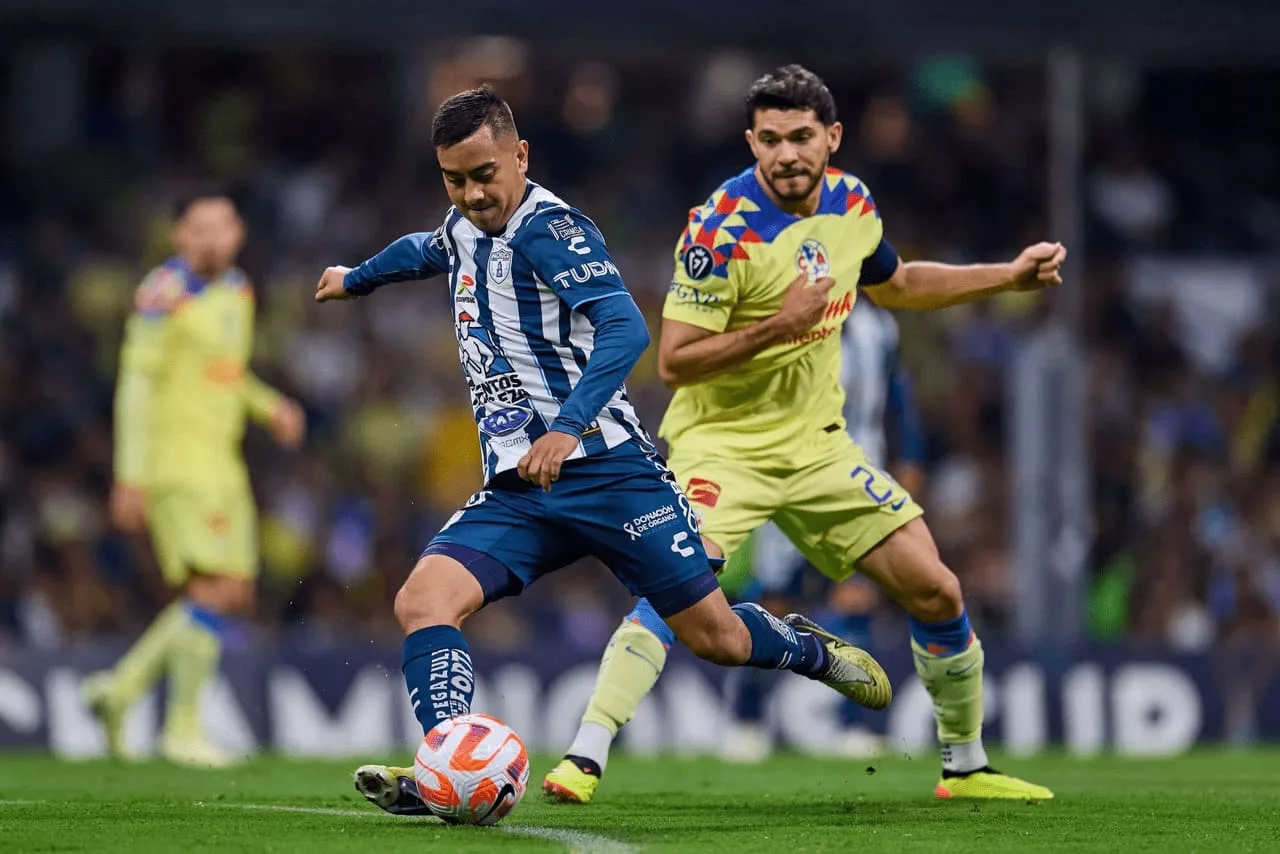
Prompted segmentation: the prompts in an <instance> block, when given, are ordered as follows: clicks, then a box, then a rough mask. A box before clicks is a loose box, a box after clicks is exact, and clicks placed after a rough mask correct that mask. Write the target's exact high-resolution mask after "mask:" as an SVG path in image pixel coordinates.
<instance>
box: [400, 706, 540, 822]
mask: <svg viewBox="0 0 1280 854" xmlns="http://www.w3.org/2000/svg"><path fill="white" fill-rule="evenodd" d="M413 775H414V777H415V778H417V781H418V794H420V795H421V796H422V800H423V801H425V802H426V804H427V807H428V808H430V810H431V812H433V813H434V814H435V815H438V816H439V817H440V818H442V819H444V820H445V821H447V822H451V823H455V824H497V823H498V822H499V821H501V820H502V818H503V817H504V816H505V815H507V813H509V812H511V811H512V810H513V809H515V806H516V804H518V803H520V799H521V798H523V797H524V793H525V790H526V789H527V788H529V753H528V752H527V751H526V750H525V749H524V742H523V741H521V740H520V736H518V735H516V734H515V730H513V729H511V727H509V726H507V725H506V724H504V723H503V722H502V721H500V720H498V719H497V718H495V717H491V716H490V715H461V716H459V717H456V718H450V719H449V720H447V721H441V722H440V723H438V724H436V725H435V726H434V727H432V728H431V730H430V731H429V732H428V733H427V734H426V735H425V736H424V737H423V739H422V745H421V746H420V747H419V748H418V756H417V758H416V759H415V760H414V763H413Z"/></svg>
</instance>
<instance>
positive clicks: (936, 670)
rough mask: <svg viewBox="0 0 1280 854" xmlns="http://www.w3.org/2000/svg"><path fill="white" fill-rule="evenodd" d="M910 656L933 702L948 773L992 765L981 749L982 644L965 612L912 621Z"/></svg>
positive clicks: (944, 768) (945, 767) (943, 763)
mask: <svg viewBox="0 0 1280 854" xmlns="http://www.w3.org/2000/svg"><path fill="white" fill-rule="evenodd" d="M910 622H911V653H912V655H911V657H912V659H913V660H914V661H915V665H916V673H917V674H919V676H920V681H922V682H923V683H924V686H925V688H926V689H928V691H929V696H930V697H932V698H933V716H934V720H935V721H937V727H938V741H939V742H940V743H941V744H942V767H943V770H944V771H951V772H954V773H959V774H964V773H967V772H969V771H976V770H978V769H979V768H984V767H986V765H987V754H986V750H985V749H984V748H983V746H982V717H983V712H982V664H983V654H982V642H981V641H979V640H978V638H977V636H975V635H974V634H973V631H972V630H971V629H970V627H969V617H968V615H967V614H961V615H960V616H959V617H957V618H955V619H954V620H948V621H946V622H944V623H921V622H919V621H917V620H915V619H912V620H911V621H910Z"/></svg>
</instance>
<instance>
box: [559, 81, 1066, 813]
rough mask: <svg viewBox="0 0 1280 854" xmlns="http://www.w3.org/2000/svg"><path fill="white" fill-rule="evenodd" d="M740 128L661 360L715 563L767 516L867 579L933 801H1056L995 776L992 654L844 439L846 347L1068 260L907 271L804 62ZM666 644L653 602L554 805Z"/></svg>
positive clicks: (616, 643)
mask: <svg viewBox="0 0 1280 854" xmlns="http://www.w3.org/2000/svg"><path fill="white" fill-rule="evenodd" d="M746 119H747V127H748V130H747V132H746V139H747V144H748V145H749V146H750V147H751V152H752V154H753V155H754V156H755V158H756V163H755V164H754V165H753V166H752V167H751V168H748V169H746V170H744V171H743V172H742V173H741V174H739V175H736V176H735V177H733V178H730V179H729V180H728V181H726V182H725V183H724V184H722V185H721V187H720V189H718V190H716V191H715V193H713V194H712V196H711V198H710V199H709V200H708V201H707V202H706V204H704V205H703V206H702V207H699V208H695V209H694V210H692V211H691V212H690V215H689V224H688V227H687V228H686V229H685V231H684V234H683V235H682V236H681V239H680V241H679V243H678V244H677V247H676V258H675V260H676V264H675V275H674V277H673V281H672V284H671V288H670V291H669V292H668V294H667V301H666V305H665V308H664V309H663V324H662V334H661V341H660V344H659V349H658V366H659V372H660V374H661V375H662V377H663V379H664V380H665V381H666V382H667V384H668V385H670V386H672V387H674V388H675V389H676V393H675V396H674V398H673V399H672V401H671V406H670V407H669V408H668V410H667V414H666V417H665V418H664V419H663V423H662V427H661V431H660V434H661V435H662V437H663V438H665V439H666V440H667V441H668V442H669V443H670V446H671V467H672V470H673V471H675V473H676V475H677V477H678V478H679V479H680V482H681V484H682V485H684V487H685V490H686V492H687V494H688V496H689V499H690V500H691V501H692V502H694V503H695V504H696V505H698V510H699V512H700V514H701V517H702V533H703V537H704V539H705V540H707V541H708V542H710V543H712V544H713V545H714V546H715V547H716V549H717V550H718V552H719V553H720V554H732V553H733V552H734V551H736V550H737V549H738V548H739V547H740V546H741V545H742V543H743V541H744V540H746V538H747V537H748V536H749V535H750V534H751V533H752V532H753V531H755V530H756V529H758V528H760V527H761V526H763V525H764V524H765V523H766V522H768V521H770V520H771V519H772V520H773V521H774V522H775V523H776V524H777V525H778V527H779V528H780V529H781V530H782V531H783V533H785V534H786V535H787V536H788V537H789V538H790V539H791V541H792V542H793V543H795V545H796V546H797V547H798V548H799V549H800V551H801V552H802V553H803V554H804V555H805V557H806V558H808V560H809V561H810V562H811V563H812V564H813V565H814V566H816V567H817V568H818V569H819V570H820V571H821V572H822V573H823V574H824V575H826V576H827V577H828V578H830V579H831V580H833V581H836V582H839V581H843V580H844V579H846V578H848V577H849V576H850V575H852V574H853V573H854V572H855V570H856V571H858V572H861V573H862V574H863V575H865V576H866V577H867V578H868V579H870V580H871V581H873V582H874V583H875V584H876V585H877V586H878V587H879V588H880V589H881V590H883V591H884V592H885V593H887V594H888V595H889V596H890V598H892V599H894V600H895V601H896V602H898V603H899V604H900V605H901V606H902V607H903V608H905V609H906V611H907V613H908V615H909V619H910V625H911V642H912V650H913V653H914V655H913V658H914V661H915V665H916V672H917V673H918V674H919V675H920V678H921V680H922V681H923V682H924V684H925V686H926V688H927V689H928V690H929V693H930V695H931V696H932V697H933V700H934V715H935V719H936V722H937V732H938V738H939V741H940V742H941V743H942V776H941V779H940V780H939V781H938V784H937V786H936V787H935V792H936V794H937V795H938V797H943V798H952V797H974V798H1048V797H1052V793H1051V792H1050V791H1049V790H1048V789H1045V788H1044V787H1042V786H1037V785H1034V784H1031V783H1027V782H1026V781H1023V780H1019V779H1017V778H1014V777H1009V776H1007V775H1004V774H1001V773H999V772H997V771H995V770H994V769H993V768H991V767H990V766H989V765H988V762H987V756H986V752H985V750H984V749H983V746H982V664H983V656H982V644H981V643H980V642H979V641H978V639H977V637H976V636H975V635H974V633H973V631H972V629H971V627H970V625H969V617H968V614H967V613H966V611H965V607H964V601H963V599H962V596H961V592H960V583H959V581H958V580H957V579H956V577H955V575H954V574H953V573H952V572H951V570H950V569H948V568H947V567H946V565H945V564H943V563H942V560H941V559H940V557H939V555H938V550H937V547H936V545H935V544H934V542H933V537H932V536H931V535H930V533H929V529H928V527H927V526H926V525H925V524H924V521H923V520H922V519H921V518H920V516H921V515H922V513H923V511H922V510H921V509H920V507H919V505H917V504H916V502H915V501H914V500H912V498H911V495H910V494H909V493H908V492H907V491H906V490H905V489H904V488H903V487H902V486H900V485H899V484H897V483H896V482H894V481H893V479H891V478H890V477H889V476H888V475H886V474H885V473H884V472H882V471H881V470H880V469H878V468H877V467H876V466H875V465H873V464H872V463H871V461H870V460H869V459H868V458H867V455H866V454H865V452H864V451H863V450H862V449H860V448H859V447H858V446H857V445H856V444H854V442H853V441H852V440H851V439H850V437H849V434H848V433H847V432H845V427H846V425H845V423H844V418H843V417H842V414H841V410H842V407H843V404H844V392H843V390H842V389H841V387H840V370H841V347H840V343H839V342H840V330H841V328H842V327H843V325H844V322H845V318H846V317H848V315H849V313H850V312H851V311H852V310H853V305H854V301H855V300H856V299H857V298H858V295H859V289H861V291H862V293H863V294H864V295H865V296H867V297H868V298H870V299H871V301H872V302H874V303H876V304H877V305H879V306H881V307H883V308H888V309H913V310H923V309H937V308H945V307H947V306H951V305H958V304H960V303H964V302H970V301H972V300H977V299H982V298H984V297H989V296H993V295H995V294H998V293H1002V292H1005V291H1012V290H1036V289H1039V288H1044V287H1047V286H1050V285H1055V284H1058V283H1060V282H1061V281H1062V280H1061V277H1060V275H1059V272H1058V271H1059V268H1060V267H1061V265H1062V263H1063V261H1064V260H1065V258H1066V249H1065V248H1063V247H1062V246H1061V245H1060V244H1056V243H1039V244H1036V245H1034V246H1030V247H1028V248H1026V249H1024V250H1023V251H1022V252H1021V253H1020V254H1019V255H1018V257H1017V258H1016V259H1014V260H1013V261H1011V262H1009V263H1004V264H980V265H972V266H966V267H957V266H951V265H946V264H935V263H928V262H918V261H917V262H911V263H903V262H902V260H901V259H900V258H899V257H898V253H897V252H896V251H895V250H894V248H893V246H892V245H890V243H889V242H888V241H887V240H886V239H885V237H884V226H883V223H882V222H881V220H880V214H879V212H878V211H877V210H876V206H875V204H874V202H873V201H872V199H871V195H870V193H869V191H868V190H867V188H866V187H865V186H864V185H863V184H862V182H861V181H859V180H858V179H857V178H855V177H854V176H853V175H850V174H848V173H846V172H842V171H840V170H838V169H834V168H831V167H830V166H829V161H830V157H831V155H832V153H833V152H835V151H836V150H837V149H838V148H839V145H840V139H841V133H842V130H843V129H842V127H841V125H840V123H839V122H838V121H837V120H836V108H835V101H834V99H833V98H832V96H831V93H830V92H829V91H828V90H827V87H826V86H825V85H824V84H823V83H822V81H821V80H820V79H819V78H818V77H817V75H815V74H813V72H811V71H808V70H807V69H804V68H801V67H800V66H796V65H791V66H786V67H784V68H780V69H778V70H777V71H775V72H774V73H772V74H769V75H767V76H765V77H763V78H761V79H760V80H758V81H756V83H755V84H754V85H753V86H752V87H751V90H750V91H749V92H748V94H747V98H746ZM797 273H798V275H797ZM709 548H710V547H709ZM713 553H715V552H713ZM787 621H788V622H789V623H790V624H791V625H793V626H795V627H799V628H806V627H807V621H806V620H805V619H804V618H803V617H799V616H797V615H792V616H789V617H788V618H787ZM809 630H811V631H820V630H817V629H812V628H810V629H809ZM673 641H674V637H673V636H672V635H671V633H670V632H669V631H667V630H666V628H665V627H664V626H663V625H662V623H661V622H659V621H657V620H655V619H654V616H653V612H652V607H651V606H650V605H649V603H647V602H645V601H644V600H640V601H639V602H638V603H637V605H636V607H635V609H634V610H633V611H632V612H631V614H629V615H628V616H627V618H626V619H625V620H624V621H623V623H622V625H621V626H620V627H619V628H618V630H617V631H616V632H615V633H614V636H613V638H612V639H611V641H610V643H609V646H608V648H607V649H606V651H605V654H604V658H603V659H602V661H601V664H600V673H599V676H598V678H597V682H596V690H595V692H594V694H593V695H592V697H591V700H590V703H589V705H588V707H587V711H586V713H585V714H584V716H583V719H582V724H581V726H580V727H579V729H578V734H577V737H576V738H575V739H574V741H573V744H572V745H570V747H569V750H568V752H567V753H566V755H565V759H564V761H562V762H561V763H560V764H559V765H557V766H556V767H555V769H553V770H552V772H551V773H550V774H548V775H547V777H546V779H545V780H544V781H543V788H544V790H545V791H546V792H547V793H548V794H549V795H550V796H551V797H553V798H557V799H560V800H564V801H569V802H574V803H585V802H587V801H589V800H590V799H591V797H592V795H593V794H594V792H595V789H596V786H597V785H598V784H599V781H600V777H601V774H602V773H603V771H604V768H605V763H606V761H607V760H608V755H609V748H610V745H611V744H612V741H613V739H614V737H615V736H616V735H617V732H618V729H619V728H620V727H621V726H622V725H624V724H625V723H626V722H627V721H629V720H630V719H631V717H632V716H633V715H634V714H635V710H636V708H637V707H638V706H639V704H640V701H641V700H642V699H643V698H644V697H645V696H646V695H647V694H648V693H649V691H650V690H652V688H653V685H654V683H655V682H656V681H657V678H658V675H659V674H660V673H661V671H662V668H663V666H664V665H665V663H666V657H667V650H668V649H669V647H670V645H671V643H672V642H673Z"/></svg>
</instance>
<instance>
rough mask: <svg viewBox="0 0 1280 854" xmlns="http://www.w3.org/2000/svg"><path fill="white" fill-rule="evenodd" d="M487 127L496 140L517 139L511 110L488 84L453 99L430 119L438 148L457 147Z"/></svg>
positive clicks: (433, 142)
mask: <svg viewBox="0 0 1280 854" xmlns="http://www.w3.org/2000/svg"><path fill="white" fill-rule="evenodd" d="M486 125H487V126H488V128H489V130H490V131H492V132H493V136H494V138H495V139H497V138H498V137H502V136H515V135H516V120H515V117H514V116H512V115H511V106H510V105H509V104H507V102H506V101H504V100H502V98H501V97H499V95H498V93H497V92H495V91H494V90H493V87H492V86H490V85H489V84H488V83H486V84H484V85H483V86H478V87H476V88H475V89H468V90H467V91H465V92H459V93H458V94H456V95H454V96H452V97H451V98H449V99H448V100H447V101H445V102H444V103H443V104H441V105H440V108H439V109H438V110H436V114H435V116H434V117H433V118H432V119H431V144H432V145H434V146H435V147H436V148H448V147H449V146H451V145H457V144H458V143H459V142H462V141H463V140H464V139H466V138H467V137H469V136H471V135H472V134H473V133H475V132H476V131H478V130H480V128H482V127H485V126H486Z"/></svg>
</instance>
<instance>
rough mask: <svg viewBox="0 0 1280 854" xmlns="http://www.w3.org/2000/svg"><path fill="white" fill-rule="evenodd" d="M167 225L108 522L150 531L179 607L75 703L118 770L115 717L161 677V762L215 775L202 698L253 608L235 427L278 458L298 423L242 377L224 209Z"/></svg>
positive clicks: (253, 515) (203, 208)
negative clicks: (232, 631) (254, 432)
mask: <svg viewBox="0 0 1280 854" xmlns="http://www.w3.org/2000/svg"><path fill="white" fill-rule="evenodd" d="M177 215H178V218H177V223H176V225H175V226H174V229H173V244H174V248H175V250H176V252H177V254H176V255H175V256H174V257H173V258H172V259H170V260H169V261H167V262H166V263H164V264H162V265H161V266H159V267H157V268H156V269H154V270H152V271H151V272H150V273H149V274H148V275H147V277H146V278H145V279H144V280H143V282H142V284H141V285H140V286H139V287H138V290H137V292H136V294H135V298H134V312H133V315H132V316H131V317H130V318H129V321H128V325H127V327H126V329H125V339H124V346H123V348H122V350H121V354H120V375H119V379H118V382H117V387H116V424H115V484H114V485H113V487H112V490H111V515H112V518H113V520H114V521H115V523H116V525H117V526H118V527H120V528H121V529H122V530H124V531H127V532H140V531H142V530H143V529H144V528H145V529H147V530H148V531H149V532H150V535H151V542H152V545H153V547H154V550H155V553H156V556H157V558H158V560H159V563H160V567H161V569H162V570H163V572H164V577H165V580H166V581H167V582H168V583H169V584H170V585H171V586H173V587H174V588H177V589H181V590H182V595H181V597H180V598H179V599H178V600H177V601H175V602H173V603H172V604H171V605H169V607H168V608H166V609H165V610H164V611H163V612H162V613H161V614H160V615H159V616H158V617H157V618H156V620H155V622H154V623H152V625H151V627H150V628H148V629H147V631H146V633H144V634H143V636H142V637H141V638H140V639H139V640H138V642H137V643H135V644H134V645H133V647H132V648H131V649H130V650H129V651H128V652H127V653H126V654H125V656H124V657H123V658H122V659H120V661H119V662H118V663H117V664H116V666H115V669H114V670H112V671H110V672H109V673H102V674H97V675H95V676H93V677H91V678H90V679H89V680H87V681H86V684H85V689H84V693H85V697H86V700H87V701H88V704H89V707H90V708H91V709H92V710H93V712H94V713H95V714H96V715H97V716H98V718H99V719H100V720H101V722H102V724H103V727H104V729H105V731H106V736H107V747H108V751H109V752H110V753H111V755H113V756H116V757H123V756H124V755H125V749H124V744H123V730H124V718H125V714H126V713H127V711H128V710H129V708H130V706H132V705H133V703H134V702H135V701H136V700H137V699H138V698H140V697H141V696H143V695H144V694H145V693H146V692H147V691H148V690H150V688H151V686H152V685H153V684H154V683H155V681H156V680H157V679H158V678H159V677H160V675H161V674H162V673H167V674H168V677H169V702H168V709H167V712H166V716H165V726H164V736H163V739H162V742H161V752H162V754H163V755H164V756H165V758H167V759H169V760H170V761H173V762H176V763H180V764H185V765H195V766H220V765H225V764H227V763H229V762H230V761H231V760H232V758H231V757H230V756H228V755H226V754H225V753H224V752H222V751H221V750H219V749H218V748H217V747H215V746H214V745H213V744H212V742H210V741H209V739H208V738H207V737H206V735H205V732H204V728H203V726H202V725H201V721H200V714H199V713H200V697H201V694H202V691H203V689H204V687H205V685H206V684H208V682H209V681H210V679H212V677H213V675H214V674H215V672H216V670H217V665H218V658H219V654H220V652H221V647H222V643H221V639H220V632H221V630H222V628H223V625H224V623H225V621H226V620H227V619H228V618H229V617H231V616H234V615H237V614H242V613H245V612H246V611H248V610H249V609H250V608H251V607H252V605H253V601H254V582H255V578H256V575H257V569H258V542H257V536H258V535H257V512H256V509H255V507H254V502H253V494H252V492H251V491H250V487H249V475H248V472H247V471H246V469H245V465H244V460H243V458H242V454H241V448H240V445H241V439H242V437H243V435H244V422H245V416H246V415H248V416H250V417H252V418H253V419H254V420H256V421H258V422H259V423H261V424H263V425H264V426H266V427H267V428H268V429H269V430H270V431H271V433H272V435H273V436H274V437H275V439H276V441H278V442H279V443H280V444H281V445H283V446H284V447H286V448H296V447H297V446H298V445H299V444H300V443H301V441H302V438H303V431H304V424H305V422H304V417H303V412H302V409H301V408H300V407H299V406H298V404H296V403H295V402H293V401H291V400H289V399H287V398H285V397H283V396H282V395H280V394H279V393H278V392H276V391H274V390H273V389H271V388H269V387H268V386H266V385H265V384H263V383H262V382H261V381H260V380H259V379H258V378H257V377H255V376H254V375H253V374H252V373H251V372H250V371H249V369H248V364H249V357H250V354H251V352H252V349H253V315H254V300H253V291H252V289H251V287H250V283H249V280H248V278H247V277H246V276H245V274H244V272H243V271H242V270H240V269H239V268H238V267H236V266H235V261H236V256H237V255H238V254H239V252H240V247H241V245H242V244H243V243H244V224H243V223H242V221H241V219H240V215H239V213H238V212H237V210H236V207H235V204H234V203H233V201H232V200H231V198H230V197H228V196H226V195H223V194H220V193H208V194H196V195H193V196H191V197H189V198H187V199H184V200H183V201H182V202H181V203H180V204H179V206H178V210H177Z"/></svg>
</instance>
